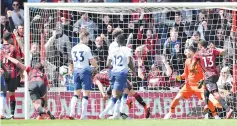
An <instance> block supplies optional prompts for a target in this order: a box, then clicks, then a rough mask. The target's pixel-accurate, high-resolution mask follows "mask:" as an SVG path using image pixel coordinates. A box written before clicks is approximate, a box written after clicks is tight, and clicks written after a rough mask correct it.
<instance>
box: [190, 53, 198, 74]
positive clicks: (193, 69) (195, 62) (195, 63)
mask: <svg viewBox="0 0 237 126" xmlns="http://www.w3.org/2000/svg"><path fill="white" fill-rule="evenodd" d="M198 60H199V58H198V54H197V53H196V54H194V57H193V60H192V62H191V68H190V72H194V73H195V72H196V68H195V66H196V65H197V63H198Z"/></svg>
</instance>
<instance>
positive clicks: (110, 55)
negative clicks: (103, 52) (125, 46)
mask: <svg viewBox="0 0 237 126" xmlns="http://www.w3.org/2000/svg"><path fill="white" fill-rule="evenodd" d="M108 59H111V60H112V59H113V51H111V52H110V53H109V56H108Z"/></svg>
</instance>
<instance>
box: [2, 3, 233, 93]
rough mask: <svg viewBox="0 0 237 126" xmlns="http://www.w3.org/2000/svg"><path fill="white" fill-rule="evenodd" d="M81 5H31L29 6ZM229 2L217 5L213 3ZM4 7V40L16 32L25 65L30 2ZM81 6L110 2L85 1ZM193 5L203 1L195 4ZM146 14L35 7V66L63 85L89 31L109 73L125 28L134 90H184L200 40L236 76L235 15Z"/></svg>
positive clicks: (206, 11) (218, 11) (143, 10)
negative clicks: (192, 50) (219, 53)
mask: <svg viewBox="0 0 237 126" xmlns="http://www.w3.org/2000/svg"><path fill="white" fill-rule="evenodd" d="M10 1H11V3H9V2H10ZM79 1H80V0H65V1H62V0H61V1H60V0H28V2H79ZM169 1H172V0H161V1H160V0H147V1H146V0H131V1H130V0H128V1H124V0H121V1H120V0H108V1H106V2H134V3H136V2H169ZM179 1H180V0H179ZM223 1H224V0H222V1H221V0H212V2H223ZM1 2H2V3H1V5H2V7H1V8H2V12H1V36H2V35H3V33H6V32H10V33H12V37H13V39H14V43H13V45H14V46H15V47H16V48H17V49H18V51H19V52H20V54H21V58H22V60H23V59H24V50H26V49H24V42H25V41H24V25H23V24H24V10H23V6H22V5H23V2H27V1H23V0H5V1H4V0H2V1H1ZM80 2H105V1H104V0H88V1H87V0H84V1H82V0H81V1H80ZM176 2H177V1H176ZM183 2H184V1H183ZM189 2H203V1H202V0H190V1H189ZM204 2H206V1H204ZM10 4H11V5H10ZM150 11H152V10H150ZM146 12H147V10H146V8H138V9H137V10H136V11H134V13H132V14H122V13H120V14H117V15H116V14H111V15H110V14H103V13H101V14H98V13H93V12H80V11H69V10H68V11H65V10H54V9H51V10H44V9H41V8H30V43H31V44H30V59H31V65H34V64H35V63H37V62H41V63H43V64H44V66H45V71H47V74H48V78H49V80H50V83H51V84H52V85H53V86H56V87H58V86H62V85H61V82H60V75H59V68H60V67H61V66H63V65H66V66H68V65H69V61H70V60H71V54H70V51H71V48H72V47H73V46H74V45H76V44H77V43H79V39H78V36H79V34H80V31H83V30H86V31H88V32H89V33H90V35H89V36H90V42H89V46H90V48H91V50H92V52H93V55H94V57H96V59H97V60H98V63H99V66H100V67H99V70H103V69H105V68H106V60H107V56H108V47H109V44H110V43H111V42H112V41H113V39H114V38H113V35H112V33H113V30H114V29H116V28H121V29H123V32H124V34H125V35H126V36H127V41H128V46H129V47H130V48H132V49H133V51H134V59H135V60H136V67H137V71H138V77H133V76H131V77H130V79H131V80H132V82H134V87H145V89H152V90H160V89H163V90H169V87H179V86H180V84H181V83H182V81H181V80H179V79H177V77H178V76H179V75H180V74H182V73H183V69H184V62H185V59H186V56H185V49H186V48H187V47H189V46H190V45H193V46H194V47H197V43H198V42H199V40H206V41H208V42H209V44H210V45H209V46H210V47H220V48H225V49H227V50H228V54H227V55H225V56H224V57H218V60H217V62H216V65H217V66H218V68H219V71H220V73H221V71H222V70H221V69H222V68H223V67H224V68H226V67H228V68H229V69H230V76H232V75H231V74H232V67H233V55H234V52H235V51H236V50H235V49H234V45H233V43H235V42H236V40H237V38H236V36H237V33H236V32H233V29H234V27H233V22H232V17H233V15H232V11H231V10H228V9H219V8H215V9H202V10H200V9H195V10H182V9H181V10H178V9H177V10H176V11H170V10H168V9H166V8H164V9H163V11H162V12H153V13H146ZM108 13H110V12H108ZM111 13H112V12H111ZM231 78H232V77H231ZM220 79H221V78H220ZM232 80H233V79H232ZM219 82H221V81H219ZM231 84H232V81H231ZM19 86H21V85H19Z"/></svg>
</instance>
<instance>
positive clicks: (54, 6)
mask: <svg viewBox="0 0 237 126" xmlns="http://www.w3.org/2000/svg"><path fill="white" fill-rule="evenodd" d="M31 7H36V8H37V7H39V8H47V9H61V10H62V9H65V10H66V9H71V10H74V9H75V10H76V9H77V8H78V7H89V8H98V7H100V8H102V7H111V8H122V7H127V8H139V7H147V8H149V7H150V8H152V7H153V8H154V7H155V8H159V7H161V8H181V9H182V8H196V9H205V8H223V9H225V8H226V9H229V10H232V9H234V10H236V9H237V2H228V3H227V2H214V3H212V2H203V3H188V2H184V3H96V4H95V3H24V27H25V28H24V34H25V36H24V39H25V40H24V41H25V43H24V48H25V52H24V53H25V65H26V66H29V65H30V59H29V57H30V18H29V17H30V14H29V12H30V8H31ZM235 20H236V19H235ZM234 45H235V44H234ZM234 48H235V46H234ZM233 64H236V61H235V55H234V60H233ZM28 85H29V82H28V76H27V74H25V88H24V97H25V99H24V103H23V105H24V114H25V119H26V120H27V119H29V108H30V107H29V105H30V103H29V102H30V99H29V93H28Z"/></svg>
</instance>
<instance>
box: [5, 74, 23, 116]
mask: <svg viewBox="0 0 237 126" xmlns="http://www.w3.org/2000/svg"><path fill="white" fill-rule="evenodd" d="M18 83H20V77H17V78H10V80H9V81H8V82H7V89H8V91H9V93H8V94H9V98H10V107H11V118H14V114H15V108H16V96H15V90H16V89H17V85H18Z"/></svg>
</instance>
